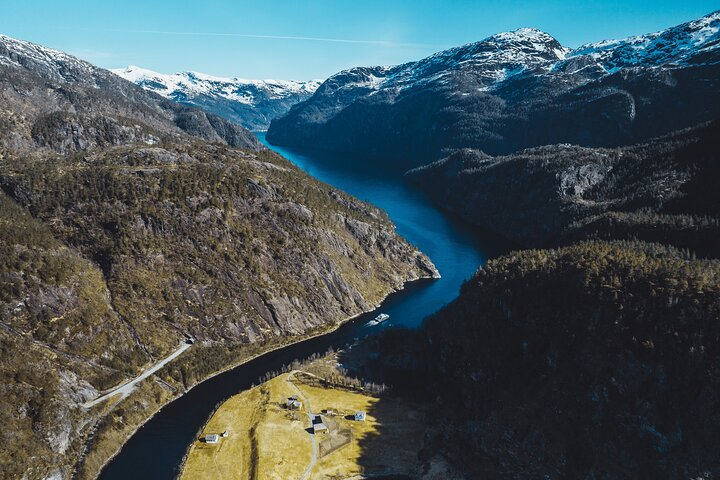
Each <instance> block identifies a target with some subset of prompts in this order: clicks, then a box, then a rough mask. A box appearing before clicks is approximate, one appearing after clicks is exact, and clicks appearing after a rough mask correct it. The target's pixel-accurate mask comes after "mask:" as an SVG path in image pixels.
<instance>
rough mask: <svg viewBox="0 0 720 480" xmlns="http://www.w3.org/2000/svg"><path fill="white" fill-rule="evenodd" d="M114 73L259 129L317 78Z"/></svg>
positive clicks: (302, 95) (309, 91)
mask: <svg viewBox="0 0 720 480" xmlns="http://www.w3.org/2000/svg"><path fill="white" fill-rule="evenodd" d="M112 72H113V73H115V74H117V75H119V76H121V77H123V78H125V79H126V80H130V81H131V82H133V83H135V84H137V85H140V86H141V87H143V88H144V89H146V90H150V91H153V92H155V93H157V94H159V95H162V96H163V97H165V98H169V99H171V100H174V101H176V102H180V103H185V104H189V105H194V106H199V107H201V108H204V109H206V110H210V111H212V112H214V113H217V114H219V115H221V116H225V117H226V118H229V119H231V120H233V121H236V122H238V123H240V124H241V125H243V126H245V127H247V128H250V129H254V130H262V129H265V128H267V126H268V125H269V124H270V120H271V119H272V118H273V117H275V116H277V115H281V114H283V113H285V112H286V111H287V110H288V109H289V108H290V107H291V106H292V105H294V104H295V103H298V102H300V101H302V100H305V99H306V98H308V97H310V96H311V95H312V94H313V93H314V92H315V90H316V89H317V88H318V87H319V86H320V83H321V82H320V81H319V80H310V81H305V82H302V81H294V80H248V79H244V78H238V77H233V78H226V77H217V76H213V75H208V74H206V73H200V72H194V71H188V72H180V73H173V74H163V73H158V72H155V71H152V70H148V69H146V68H141V67H137V66H134V65H131V66H129V67H126V68H120V69H114V70H112Z"/></svg>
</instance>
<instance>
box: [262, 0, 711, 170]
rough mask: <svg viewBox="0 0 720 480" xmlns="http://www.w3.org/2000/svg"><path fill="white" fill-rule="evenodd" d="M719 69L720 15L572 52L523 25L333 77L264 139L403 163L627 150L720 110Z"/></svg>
mask: <svg viewBox="0 0 720 480" xmlns="http://www.w3.org/2000/svg"><path fill="white" fill-rule="evenodd" d="M718 71H720V11H716V12H713V13H710V14H709V15H706V16H704V17H701V18H699V19H696V20H693V21H689V22H685V23H683V24H680V25H676V26H674V27H670V28H667V29H665V30H661V31H659V32H654V33H648V34H645V35H639V36H633V37H628V38H625V39H622V40H606V41H601V42H594V43H588V44H585V45H582V46H580V47H578V48H575V49H571V48H568V47H566V46H564V45H562V44H561V43H560V42H559V41H558V40H557V39H555V38H553V37H552V36H551V35H549V34H547V33H545V32H543V31H540V30H537V29H534V28H521V29H518V30H514V31H511V32H503V33H498V34H496V35H492V36H490V37H487V38H485V39H483V40H480V41H478V42H474V43H468V44H466V45H461V46H458V47H454V48H450V49H447V50H444V51H441V52H437V53H435V54H433V55H431V56H429V57H427V58H424V59H421V60H418V61H414V62H409V63H405V64H402V65H397V66H391V67H388V66H383V67H355V68H351V69H349V70H344V71H341V72H339V73H337V74H335V75H333V76H331V77H330V78H328V79H327V80H326V81H325V82H324V83H323V84H322V85H321V86H320V87H319V88H318V89H317V91H316V92H315V94H314V95H313V96H312V97H311V98H309V99H308V100H306V101H305V102H303V103H302V104H300V105H298V106H297V107H296V108H293V109H292V110H290V111H289V112H288V114H287V115H286V116H284V117H280V118H277V119H275V120H274V121H273V122H272V125H271V126H270V128H269V129H268V134H267V137H266V138H267V139H268V141H269V142H271V143H273V144H278V145H286V146H296V147H313V146H314V145H318V144H319V145H323V148H325V149H327V150H331V151H338V152H351V153H362V154H368V152H369V154H371V155H374V156H376V157H377V158H380V157H393V158H395V159H397V162H398V163H399V164H400V163H402V164H403V167H413V166H417V165H418V164H419V163H420V162H422V161H432V160H436V159H437V158H438V156H439V155H444V154H445V151H446V150H447V149H452V148H465V147H471V148H476V149H480V150H483V151H484V152H485V153H490V154H507V153H511V152H514V151H516V150H518V149H521V148H526V147H531V146H537V145H544V144H549V143H573V144H581V145H588V146H612V145H618V144H628V143H633V142H635V143H636V142H639V141H642V140H645V139H648V138H651V137H652V136H658V135H663V134H666V133H668V132H670V131H673V130H678V129H681V128H686V127H689V126H691V125H694V124H697V123H699V122H702V121H707V120H710V119H712V118H715V117H716V116H717V115H718V114H720V102H718V101H717V98H718V95H720V93H718V92H720V85H718V82H720V75H719V74H718ZM390 132H392V133H390Z"/></svg>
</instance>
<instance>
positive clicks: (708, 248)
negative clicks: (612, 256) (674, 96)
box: [408, 121, 720, 257]
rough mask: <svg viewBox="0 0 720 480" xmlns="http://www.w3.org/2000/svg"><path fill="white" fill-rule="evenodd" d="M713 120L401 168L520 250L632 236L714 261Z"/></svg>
mask: <svg viewBox="0 0 720 480" xmlns="http://www.w3.org/2000/svg"><path fill="white" fill-rule="evenodd" d="M718 147H720V122H717V121H715V122H710V123H708V124H704V125H701V126H698V127H695V128H691V129H687V130H683V131H680V132H676V133H674V134H672V135H668V136H666V137H662V138H658V139H654V140H652V141H649V142H647V143H643V144H639V145H633V146H630V147H622V148H615V149H604V148H588V147H576V146H570V145H551V146H545V147H537V148H532V149H528V150H524V151H521V152H518V153H515V154H512V155H507V156H499V157H492V156H489V155H486V154H484V153H482V152H479V151H477V150H470V149H464V150H459V151H457V152H455V153H453V154H451V155H450V156H449V157H447V158H445V159H443V160H440V161H438V162H435V163H433V164H431V165H427V166H425V167H420V168H417V169H415V170H412V171H410V172H408V178H409V179H410V180H411V181H413V182H415V183H416V184H418V185H419V186H421V188H423V189H424V190H425V191H427V192H428V194H429V195H430V196H431V197H432V198H433V199H434V200H435V201H436V202H437V203H438V204H439V205H442V206H443V208H446V209H448V210H450V211H453V212H455V213H457V214H459V215H461V216H462V217H464V218H466V219H467V220H469V221H471V222H473V223H476V224H479V225H482V226H484V227H486V228H489V229H493V230H495V231H497V232H499V233H501V234H502V235H505V236H506V237H508V238H512V239H514V240H515V241H517V242H519V243H521V244H523V245H526V246H547V245H555V244H557V243H558V242H561V243H567V242H570V241H573V240H578V239H583V238H588V237H591V238H603V239H611V238H625V239H630V238H640V239H643V240H646V241H656V242H662V243H670V244H673V245H675V246H677V247H679V248H689V249H691V250H693V251H695V252H697V253H699V254H701V255H709V256H713V257H718V256H720V246H719V245H718V242H717V240H716V239H717V238H718V235H719V234H720V230H719V228H720V194H719V193H718V190H717V188H715V186H714V185H715V183H716V182H717V179H718V178H720V157H719V155H718Z"/></svg>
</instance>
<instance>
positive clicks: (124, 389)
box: [83, 343, 192, 409]
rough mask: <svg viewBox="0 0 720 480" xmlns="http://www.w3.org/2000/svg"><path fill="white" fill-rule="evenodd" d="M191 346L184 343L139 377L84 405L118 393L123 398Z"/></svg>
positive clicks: (99, 401)
mask: <svg viewBox="0 0 720 480" xmlns="http://www.w3.org/2000/svg"><path fill="white" fill-rule="evenodd" d="M190 347H192V344H191V343H183V344H182V345H180V347H179V348H178V349H177V350H175V351H174V352H173V353H171V354H170V355H168V356H167V357H165V358H163V359H162V360H160V361H158V362H157V363H155V364H153V365H152V366H150V367H148V368H147V369H146V370H144V371H143V372H142V373H141V374H140V375H138V376H137V377H135V378H133V379H132V380H130V381H128V382H126V383H123V384H122V385H119V386H117V387H115V388H113V389H112V390H110V391H109V392H107V393H106V394H104V395H101V396H99V397H98V398H96V399H95V400H90V401H88V402H85V403H84V404H83V407H85V408H86V409H89V408H92V407H94V406H95V405H97V404H98V403H102V402H104V401H105V400H107V399H109V398H111V397H114V396H115V395H118V394H120V395H122V396H121V397H120V398H119V399H118V401H120V400H122V399H123V398H125V397H127V396H128V395H130V394H131V393H132V391H133V390H135V387H136V386H137V384H138V383H140V382H142V381H143V380H145V379H146V378H148V377H149V376H150V375H152V374H153V373H155V372H157V371H158V370H160V369H161V368H162V367H164V366H165V365H167V364H168V363H170V362H171V361H173V360H174V359H175V358H177V357H178V356H179V355H180V354H182V353H183V352H184V351H185V350H187V349H188V348H190Z"/></svg>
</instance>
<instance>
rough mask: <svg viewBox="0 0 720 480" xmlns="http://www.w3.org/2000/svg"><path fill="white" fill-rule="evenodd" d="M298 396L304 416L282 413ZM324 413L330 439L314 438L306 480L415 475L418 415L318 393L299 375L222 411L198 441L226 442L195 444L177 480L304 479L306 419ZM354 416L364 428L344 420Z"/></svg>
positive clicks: (358, 397) (397, 405)
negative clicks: (361, 414)
mask: <svg viewBox="0 0 720 480" xmlns="http://www.w3.org/2000/svg"><path fill="white" fill-rule="evenodd" d="M291 382H292V383H291ZM298 389H299V392H298ZM298 393H300V398H301V400H303V408H302V410H300V411H294V412H293V411H289V410H287V409H286V408H285V402H286V400H287V398H288V397H289V396H291V395H297V394H298ZM327 409H330V410H333V411H334V415H328V416H324V419H325V423H326V424H328V426H329V428H330V432H329V433H328V434H327V435H318V436H316V437H315V440H316V441H317V443H318V455H317V459H316V462H315V464H314V466H313V468H312V470H311V472H310V476H309V478H310V479H328V480H329V479H334V478H348V477H353V476H357V475H362V474H374V475H376V474H382V473H407V474H414V473H417V472H418V468H419V461H418V452H419V451H420V449H421V448H422V439H423V433H424V430H423V424H424V422H423V420H424V419H423V416H422V412H420V411H419V410H418V409H416V408H414V407H409V406H407V405H405V404H403V403H401V402H400V401H399V400H394V399H388V398H385V397H383V398H382V399H380V398H378V397H374V396H370V395H366V394H364V393H362V392H354V391H351V390H346V389H335V388H328V387H324V386H321V385H320V384H319V382H317V381H316V380H315V379H313V377H310V376H307V375H304V374H302V373H300V374H297V375H293V374H283V375H280V376H278V377H275V378H273V379H272V380H270V381H268V382H266V383H264V384H262V385H260V386H258V387H255V388H253V389H251V390H247V391H245V392H242V393H240V394H238V395H235V396H234V397H232V398H230V399H229V400H227V401H226V402H225V403H224V404H222V405H221V406H220V408H219V409H218V410H217V411H216V412H215V414H214V415H213V416H212V418H211V419H210V421H209V422H208V424H207V425H206V427H205V428H204V429H203V431H202V433H201V437H200V438H203V437H204V435H206V434H210V433H222V432H223V431H226V430H227V431H228V433H229V435H228V437H226V438H223V439H221V441H220V443H219V444H214V445H213V444H206V443H203V442H202V441H200V440H199V439H198V440H197V441H195V443H194V444H193V445H192V446H191V448H190V452H189V455H188V458H187V460H186V462H185V465H184V468H183V472H182V477H181V478H182V479H186V480H190V479H197V478H209V477H211V476H214V477H216V478H229V479H243V480H245V479H252V480H255V479H263V480H265V479H270V480H275V479H278V480H287V479H295V478H302V476H303V473H304V472H305V471H306V469H307V468H308V466H309V465H310V464H311V460H312V452H313V443H312V441H313V436H312V434H311V433H310V432H309V431H308V430H307V429H308V427H309V425H310V424H309V420H308V417H307V412H311V413H314V414H315V413H320V412H321V411H323V410H327ZM357 410H361V411H365V412H367V418H366V421H365V422H356V421H354V420H351V419H349V416H350V415H352V414H353V413H354V412H355V411H357Z"/></svg>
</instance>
